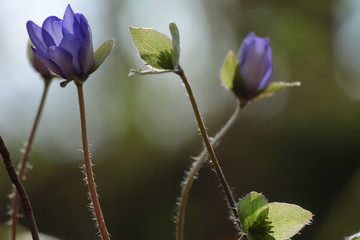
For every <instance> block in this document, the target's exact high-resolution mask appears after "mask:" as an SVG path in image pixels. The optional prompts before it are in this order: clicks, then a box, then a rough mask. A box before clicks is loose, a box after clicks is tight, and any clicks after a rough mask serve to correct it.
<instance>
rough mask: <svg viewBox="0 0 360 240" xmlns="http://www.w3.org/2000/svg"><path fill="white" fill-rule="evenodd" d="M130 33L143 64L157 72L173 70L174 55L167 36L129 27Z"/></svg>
mask: <svg viewBox="0 0 360 240" xmlns="http://www.w3.org/2000/svg"><path fill="white" fill-rule="evenodd" d="M130 33H131V36H132V38H133V42H134V45H135V47H136V48H137V50H138V52H139V54H140V58H141V59H142V60H143V61H144V62H145V64H147V65H149V66H150V67H152V68H155V69H157V70H175V66H174V62H176V61H177V60H176V57H175V56H176V53H175V50H174V47H173V43H172V41H171V40H170V39H169V38H168V37H167V36H165V35H164V34H162V33H160V32H158V31H156V30H154V29H149V28H134V27H130Z"/></svg>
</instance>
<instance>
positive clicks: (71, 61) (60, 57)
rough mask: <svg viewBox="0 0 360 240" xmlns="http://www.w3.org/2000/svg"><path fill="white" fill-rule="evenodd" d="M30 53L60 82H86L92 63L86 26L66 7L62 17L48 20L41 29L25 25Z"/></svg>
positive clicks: (31, 23)
mask: <svg viewBox="0 0 360 240" xmlns="http://www.w3.org/2000/svg"><path fill="white" fill-rule="evenodd" d="M26 27H27V31H28V33H29V36H30V39H31V42H32V43H33V45H34V48H33V53H34V55H36V57H38V58H39V59H40V60H41V62H42V63H43V64H44V65H46V66H47V67H48V68H49V69H50V70H51V71H52V72H53V73H55V74H56V75H58V76H60V77H62V78H64V79H74V78H77V79H86V78H87V77H88V75H89V73H90V72H91V71H92V68H93V66H94V63H95V59H94V50H93V44H92V35H91V29H90V26H89V24H88V22H87V20H86V18H85V17H84V15H82V14H80V13H76V14H75V13H74V12H73V10H72V9H71V7H70V5H68V6H67V8H66V11H65V14H64V18H63V19H60V18H57V17H55V16H50V17H48V18H47V19H46V20H45V21H44V23H43V25H42V27H39V26H38V25H36V24H35V23H34V22H32V21H28V22H27V23H26Z"/></svg>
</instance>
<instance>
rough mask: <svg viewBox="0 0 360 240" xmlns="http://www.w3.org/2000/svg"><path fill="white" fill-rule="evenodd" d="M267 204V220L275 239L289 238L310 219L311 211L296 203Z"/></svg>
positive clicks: (308, 222) (283, 239)
mask: <svg viewBox="0 0 360 240" xmlns="http://www.w3.org/2000/svg"><path fill="white" fill-rule="evenodd" d="M268 206H269V214H268V220H269V221H270V222H271V225H272V229H271V230H272V233H270V235H272V236H273V237H274V238H275V239H276V240H285V239H289V238H291V237H292V236H294V235H295V234H297V233H298V232H299V231H300V230H301V229H302V228H303V227H304V226H305V225H307V224H310V222H311V220H312V216H313V215H312V213H311V212H309V211H307V210H305V209H303V208H301V207H300V206H298V205H294V204H288V203H269V204H268Z"/></svg>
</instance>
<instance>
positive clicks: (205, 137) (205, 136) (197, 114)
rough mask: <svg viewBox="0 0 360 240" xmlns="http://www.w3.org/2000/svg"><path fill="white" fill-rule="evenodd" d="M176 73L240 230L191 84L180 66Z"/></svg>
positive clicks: (233, 203)
mask: <svg viewBox="0 0 360 240" xmlns="http://www.w3.org/2000/svg"><path fill="white" fill-rule="evenodd" d="M176 74H178V75H179V76H180V78H181V80H182V81H183V83H184V85H185V88H186V91H187V93H188V95H189V99H190V103H191V105H192V108H193V110H194V114H195V118H196V121H197V123H198V126H199V130H200V133H201V136H202V139H203V141H204V144H205V148H206V150H207V152H208V154H209V157H210V160H211V162H212V164H213V166H214V169H215V172H216V175H217V176H218V178H219V181H220V184H221V186H222V188H223V190H224V192H225V196H226V198H227V201H228V204H229V206H230V209H231V212H232V214H233V217H234V220H235V221H236V225H237V227H238V230H239V232H241V224H240V219H239V215H238V211H237V207H236V202H235V200H234V197H233V195H232V193H231V190H230V187H229V185H228V183H227V181H226V178H225V175H224V173H223V171H222V170H221V167H220V164H219V161H218V160H217V158H216V155H215V152H214V149H213V147H212V145H211V143H210V139H209V136H208V134H207V131H206V127H205V124H204V121H203V120H202V117H201V114H200V111H199V108H198V106H197V103H196V100H195V96H194V93H193V92H192V89H191V86H190V84H189V82H188V80H187V78H186V76H185V73H184V70H183V69H182V68H181V67H180V66H179V69H178V70H177V72H176Z"/></svg>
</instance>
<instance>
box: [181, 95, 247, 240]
mask: <svg viewBox="0 0 360 240" xmlns="http://www.w3.org/2000/svg"><path fill="white" fill-rule="evenodd" d="M244 109H245V105H243V106H242V107H240V101H239V100H237V104H236V108H235V111H234V113H233V114H232V115H231V117H230V118H229V119H228V121H227V122H226V124H225V125H224V126H223V127H222V128H221V129H220V131H219V132H218V133H217V134H216V135H215V137H213V138H212V139H211V145H212V146H213V148H215V147H217V146H218V144H219V142H220V140H221V139H222V138H223V137H224V136H225V135H226V133H227V132H228V131H229V130H230V129H231V127H233V126H234V125H235V123H236V122H237V120H238V119H239V118H240V116H241V114H242V113H243V112H244ZM207 154H208V151H207V149H206V148H204V149H203V151H202V152H201V153H200V155H198V156H197V157H194V158H193V160H194V162H193V164H192V165H191V168H190V170H189V172H188V173H187V174H186V176H185V179H184V181H183V184H182V190H181V195H180V198H179V202H178V212H177V219H176V239H177V240H183V239H184V221H185V213H186V206H187V201H188V199H189V195H190V190H191V187H192V184H193V182H194V179H195V177H196V175H197V174H198V173H199V170H200V168H201V166H202V165H203V164H204V163H205V162H206V160H207V158H206V156H207Z"/></svg>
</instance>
